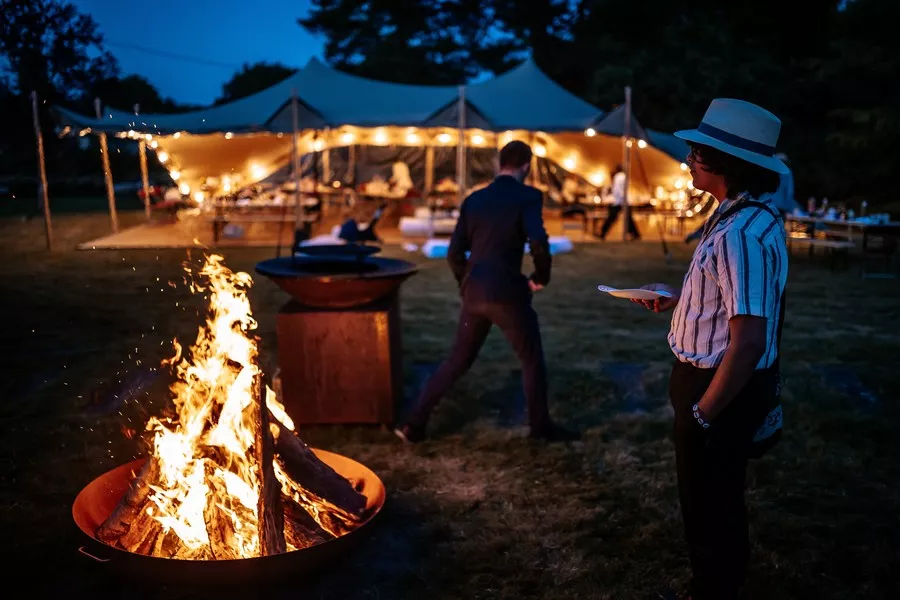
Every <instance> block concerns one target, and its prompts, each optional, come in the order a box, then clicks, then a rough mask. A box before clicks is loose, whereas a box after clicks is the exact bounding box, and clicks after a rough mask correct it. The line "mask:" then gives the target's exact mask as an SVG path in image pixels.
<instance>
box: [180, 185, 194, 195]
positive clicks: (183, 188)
mask: <svg viewBox="0 0 900 600" xmlns="http://www.w3.org/2000/svg"><path fill="white" fill-rule="evenodd" d="M178 191H179V192H181V195H182V196H187V195H188V194H190V193H191V186H189V185H188V184H186V183H182V184H181V185H179V186H178Z"/></svg>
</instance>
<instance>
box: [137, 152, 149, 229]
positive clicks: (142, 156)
mask: <svg viewBox="0 0 900 600" xmlns="http://www.w3.org/2000/svg"><path fill="white" fill-rule="evenodd" d="M138 154H139V155H140V160H141V185H142V186H143V188H144V213H145V214H146V215H147V220H148V221H149V220H150V177H149V175H148V173H147V142H145V141H144V140H141V141H140V142H139V143H138Z"/></svg>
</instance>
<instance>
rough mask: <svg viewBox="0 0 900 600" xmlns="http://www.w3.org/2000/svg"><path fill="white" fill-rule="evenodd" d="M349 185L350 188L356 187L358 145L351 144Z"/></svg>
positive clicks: (348, 154) (348, 165)
mask: <svg viewBox="0 0 900 600" xmlns="http://www.w3.org/2000/svg"><path fill="white" fill-rule="evenodd" d="M347 183H349V184H350V187H356V144H354V143H351V144H350V146H349V147H348V148H347Z"/></svg>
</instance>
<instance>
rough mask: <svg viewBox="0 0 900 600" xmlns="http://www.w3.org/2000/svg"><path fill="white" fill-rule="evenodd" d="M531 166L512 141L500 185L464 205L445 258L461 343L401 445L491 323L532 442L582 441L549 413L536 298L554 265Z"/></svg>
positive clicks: (523, 148)
mask: <svg viewBox="0 0 900 600" xmlns="http://www.w3.org/2000/svg"><path fill="white" fill-rule="evenodd" d="M530 166H531V148H530V147H529V146H528V144H525V143H524V142H519V141H514V142H510V143H509V144H507V145H506V146H504V147H503V149H502V150H501V151H500V172H499V174H498V175H497V177H496V179H494V181H493V182H492V183H491V184H490V185H489V186H487V187H486V188H484V189H482V190H479V191H477V192H475V193H473V194H472V195H471V196H469V197H468V198H466V200H465V202H463V205H462V208H461V209H460V215H459V221H458V222H457V224H456V229H455V230H454V232H453V238H452V239H451V241H450V248H449V250H448V255H447V260H448V261H449V263H450V268H451V269H453V274H454V275H455V276H456V280H457V282H458V283H459V288H460V295H461V296H462V311H461V314H460V318H459V326H458V328H457V331H456V340H455V342H454V344H453V349H452V350H451V351H450V356H449V357H448V358H447V359H446V360H445V361H444V362H443V363H442V364H441V366H440V367H439V368H438V370H437V371H436V372H435V373H434V375H433V376H432V377H431V378H430V379H429V380H428V383H427V384H426V385H425V388H424V389H423V390H422V394H421V396H420V397H419V401H418V403H417V405H416V407H415V408H414V410H413V413H412V415H411V416H410V418H409V420H408V421H407V423H406V425H404V426H403V427H401V428H399V429H397V430H395V433H396V434H397V435H398V436H399V437H400V438H401V439H403V440H404V441H407V442H418V441H421V440H423V439H424V438H425V430H426V427H427V424H428V417H429V416H430V415H431V411H432V410H434V408H435V407H436V406H437V404H438V402H440V400H441V398H442V397H443V396H444V394H445V393H446V392H447V391H448V390H449V389H450V388H451V387H452V386H453V384H454V383H455V382H456V380H457V379H459V378H460V377H462V375H463V374H464V373H465V372H466V371H468V370H469V368H470V367H471V366H472V364H473V363H474V362H475V359H476V358H477V356H478V352H479V351H480V350H481V347H482V345H483V344H484V341H485V339H486V338H487V336H488V333H489V332H490V330H491V326H493V325H496V326H497V327H499V328H500V329H501V330H502V331H503V333H504V335H505V336H506V339H507V340H508V341H509V343H510V345H511V346H512V348H513V350H514V351H515V352H516V355H517V356H518V357H519V361H520V362H521V363H522V379H523V383H524V387H525V398H526V400H527V402H528V422H529V425H530V428H531V433H530V436H531V437H533V438H539V439H546V440H550V441H564V440H573V439H578V437H579V436H578V434H577V433H575V432H571V431H567V430H565V429H563V428H561V427H559V426H557V425H555V424H554V423H553V422H552V421H551V420H550V414H549V412H548V410H547V368H546V365H545V363H544V350H543V347H542V346H541V330H540V326H539V325H538V319H537V314H536V313H535V312H534V309H533V308H532V307H531V298H532V295H533V294H534V293H535V292H538V291H540V290H541V289H543V287H544V286H545V285H547V284H548V283H549V282H550V262H551V260H550V246H549V243H548V240H547V232H546V230H545V229H544V222H543V218H542V213H541V208H542V196H541V192H540V191H539V190H537V189H535V188H533V187H530V186H527V185H524V184H523V183H522V181H523V180H524V179H525V177H526V175H528V171H529V169H530ZM526 242H528V243H529V245H530V246H531V255H532V258H533V260H534V273H533V274H532V275H531V277H525V276H524V275H523V274H522V259H523V255H524V250H525V243H526Z"/></svg>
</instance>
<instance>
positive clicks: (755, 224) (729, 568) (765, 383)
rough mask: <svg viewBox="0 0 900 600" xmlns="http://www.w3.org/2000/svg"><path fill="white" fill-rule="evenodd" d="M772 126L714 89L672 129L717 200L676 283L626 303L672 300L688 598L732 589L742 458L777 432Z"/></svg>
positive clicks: (668, 305)
mask: <svg viewBox="0 0 900 600" xmlns="http://www.w3.org/2000/svg"><path fill="white" fill-rule="evenodd" d="M780 130H781V121H779V119H778V118H777V117H776V116H775V115H773V114H772V113H770V112H769V111H767V110H765V109H762V108H760V107H758V106H756V105H753V104H750V103H748V102H743V101H740V100H730V99H717V100H713V101H712V103H711V104H710V106H709V109H708V110H707V112H706V115H705V116H704V117H703V121H702V123H701V124H700V126H699V127H698V128H697V129H695V130H690V131H680V132H678V133H676V134H675V135H676V136H678V137H680V138H682V139H684V140H686V141H687V142H688V143H689V145H690V147H691V152H690V155H689V156H688V159H687V164H688V166H689V167H690V172H691V176H692V177H693V183H694V187H696V188H697V189H700V190H704V191H706V192H709V193H710V194H712V195H713V196H715V197H716V199H718V200H719V201H720V202H721V204H720V206H719V208H718V209H717V210H716V213H715V214H714V215H713V216H712V217H711V218H710V219H709V220H708V222H707V224H706V226H705V228H704V231H703V237H702V239H701V240H700V243H699V244H698V245H697V248H696V249H695V250H694V256H693V259H692V260H691V264H690V267H688V271H687V274H686V275H685V277H684V283H683V286H682V288H681V289H680V290H679V289H676V288H674V287H672V286H669V285H666V284H650V285H646V286H644V288H645V289H650V290H656V291H663V292H666V293H667V294H668V297H664V298H658V299H655V300H644V301H637V300H636V301H635V302H640V303H642V304H644V305H645V306H646V307H647V308H649V309H651V310H653V311H655V312H661V311H666V310H671V309H674V314H673V316H672V322H671V327H670V329H669V336H668V341H669V346H670V347H671V349H672V352H673V353H674V354H675V358H676V360H675V365H674V367H673V369H672V374H671V378H670V380H669V395H670V398H671V402H672V407H673V408H674V409H675V462H676V470H677V475H678V494H679V500H680V504H681V514H682V518H683V521H684V531H685V537H686V539H687V545H688V549H689V555H690V563H691V569H692V571H693V578H692V580H691V583H690V596H687V597H689V598H691V599H692V600H736V599H737V598H738V597H739V594H740V591H741V588H742V587H743V585H744V580H745V578H746V574H747V565H748V563H749V559H750V539H749V532H748V524H747V507H746V505H745V502H744V487H745V476H746V469H747V462H748V460H749V459H750V458H751V457H756V456H759V455H761V453H762V452H764V451H765V450H766V449H767V447H768V446H769V445H771V444H774V442H775V441H777V439H778V437H779V436H780V431H781V416H782V413H781V404H780V399H779V398H780V393H779V390H780V374H779V354H780V352H779V346H780V343H779V341H780V332H781V326H782V324H783V320H784V312H783V308H784V300H785V294H784V291H785V286H786V282H787V272H788V252H787V243H786V238H785V231H784V223H783V222H782V219H781V216H780V215H779V213H778V211H777V209H776V207H775V204H774V202H773V200H772V199H771V196H770V195H771V193H772V192H774V191H775V190H776V189H777V188H778V186H779V184H780V179H779V175H783V174H786V173H787V172H788V168H787V166H786V165H785V164H784V163H783V162H782V161H781V160H779V159H778V158H776V157H775V156H774V150H775V144H776V142H777V140H778V135H779V132H780ZM757 199H759V200H757ZM663 597H667V598H677V597H678V596H672V595H667V596H663Z"/></svg>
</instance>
